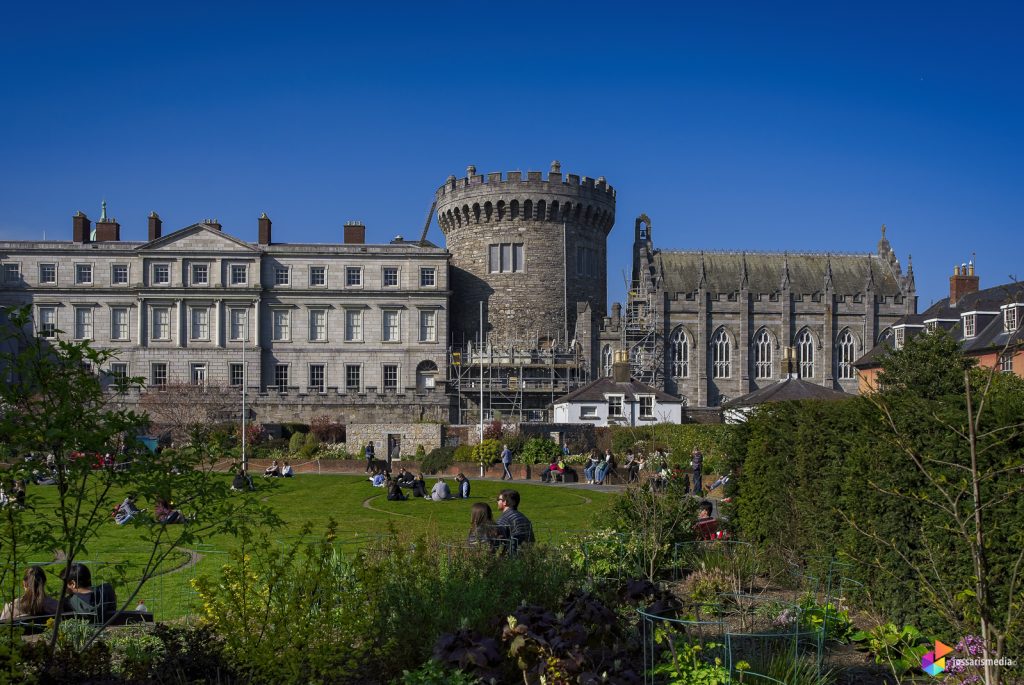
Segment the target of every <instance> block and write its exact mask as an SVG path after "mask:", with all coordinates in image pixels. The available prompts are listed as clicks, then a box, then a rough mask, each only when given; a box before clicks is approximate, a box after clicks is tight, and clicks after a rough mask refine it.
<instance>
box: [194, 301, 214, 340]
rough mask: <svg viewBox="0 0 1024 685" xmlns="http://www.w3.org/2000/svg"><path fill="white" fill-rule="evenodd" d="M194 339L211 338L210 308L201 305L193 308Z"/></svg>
mask: <svg viewBox="0 0 1024 685" xmlns="http://www.w3.org/2000/svg"><path fill="white" fill-rule="evenodd" d="M190 337H191V339H192V340H209V339H210V310H209V309H205V308H200V307H193V308H192V335H191V336H190Z"/></svg>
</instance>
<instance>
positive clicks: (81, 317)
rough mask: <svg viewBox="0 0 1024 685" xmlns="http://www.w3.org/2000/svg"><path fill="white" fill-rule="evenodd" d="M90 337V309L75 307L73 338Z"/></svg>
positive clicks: (83, 338)
mask: <svg viewBox="0 0 1024 685" xmlns="http://www.w3.org/2000/svg"><path fill="white" fill-rule="evenodd" d="M86 338H92V309H90V308H88V307H75V340H85V339H86Z"/></svg>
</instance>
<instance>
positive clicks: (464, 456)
mask: <svg viewBox="0 0 1024 685" xmlns="http://www.w3.org/2000/svg"><path fill="white" fill-rule="evenodd" d="M453 459H454V461H458V462H466V461H473V446H472V445H466V444H462V445H459V446H458V447H456V448H455V454H454V455H453Z"/></svg>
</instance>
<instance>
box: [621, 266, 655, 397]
mask: <svg viewBox="0 0 1024 685" xmlns="http://www.w3.org/2000/svg"><path fill="white" fill-rule="evenodd" d="M659 314H660V311H659V307H658V297H657V288H656V287H655V284H654V282H653V279H652V278H651V277H650V274H649V273H648V271H647V270H646V269H641V270H640V273H639V278H637V279H635V280H634V281H633V282H632V284H630V288H629V295H628V299H627V301H626V315H625V321H624V322H623V326H622V345H623V347H624V348H625V349H626V350H628V351H629V373H630V375H631V376H632V377H633V378H635V379H636V380H638V381H640V382H641V383H646V384H647V385H650V386H653V387H656V388H664V382H665V345H664V340H663V336H662V330H661V328H662V326H661V319H660V316H659Z"/></svg>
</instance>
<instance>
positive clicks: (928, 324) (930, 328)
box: [924, 321, 938, 333]
mask: <svg viewBox="0 0 1024 685" xmlns="http://www.w3.org/2000/svg"><path fill="white" fill-rule="evenodd" d="M937 325H938V321H925V322H924V330H925V332H926V333H934V332H935V327H936V326H937Z"/></svg>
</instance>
